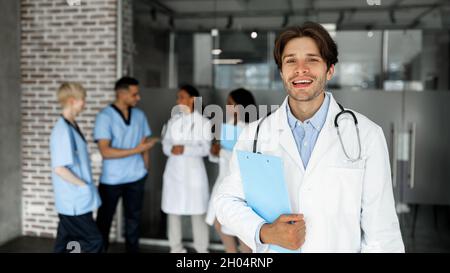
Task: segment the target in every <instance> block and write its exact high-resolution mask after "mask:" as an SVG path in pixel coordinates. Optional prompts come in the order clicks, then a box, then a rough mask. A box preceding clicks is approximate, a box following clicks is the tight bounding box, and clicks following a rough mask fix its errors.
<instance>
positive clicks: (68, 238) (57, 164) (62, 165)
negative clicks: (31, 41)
mask: <svg viewBox="0 0 450 273" xmlns="http://www.w3.org/2000/svg"><path fill="white" fill-rule="evenodd" d="M58 101H59V103H60V104H61V106H62V107H63V110H62V114H61V117H60V118H59V119H58V121H57V122H56V124H55V126H54V127H53V129H52V133H51V136H50V154H51V164H52V182H53V191H54V198H55V206H56V211H57V212H58V217H59V224H58V231H57V235H56V242H55V248H54V251H55V252H57V253H63V252H68V250H69V249H68V248H69V246H68V243H69V242H73V241H75V242H77V243H79V246H80V251H81V252H89V253H98V252H101V251H102V250H103V242H102V236H101V234H100V232H99V230H98V228H97V225H96V224H95V221H94V219H93V216H92V212H93V211H94V210H96V209H97V208H98V207H99V206H100V204H101V201H100V197H99V195H98V191H97V187H96V186H95V184H94V180H93V179H92V172H91V162H90V159H89V151H88V146H87V142H86V138H85V137H84V135H83V133H82V132H81V130H80V127H78V124H77V122H76V121H75V118H76V117H77V116H78V115H79V114H80V113H81V112H82V111H83V109H84V106H85V103H86V90H85V89H84V88H83V86H82V85H81V84H78V83H63V84H62V85H61V86H60V88H59V90H58Z"/></svg>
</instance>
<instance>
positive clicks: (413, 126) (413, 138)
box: [409, 122, 416, 189]
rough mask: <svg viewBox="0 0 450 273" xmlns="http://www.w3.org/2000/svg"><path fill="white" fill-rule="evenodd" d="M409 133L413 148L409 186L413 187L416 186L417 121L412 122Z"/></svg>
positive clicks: (411, 151)
mask: <svg viewBox="0 0 450 273" xmlns="http://www.w3.org/2000/svg"><path fill="white" fill-rule="evenodd" d="M409 134H410V137H411V141H410V143H411V149H410V160H409V162H410V166H409V167H410V168H409V187H410V188H411V189H413V188H414V186H415V181H414V179H415V177H414V173H415V172H414V171H415V167H416V123H415V122H412V123H411V127H410V129H409Z"/></svg>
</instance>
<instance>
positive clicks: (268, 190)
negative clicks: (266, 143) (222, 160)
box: [237, 151, 300, 253]
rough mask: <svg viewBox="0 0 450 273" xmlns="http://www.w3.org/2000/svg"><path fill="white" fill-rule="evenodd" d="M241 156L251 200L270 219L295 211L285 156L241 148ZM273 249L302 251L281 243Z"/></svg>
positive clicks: (246, 197) (246, 187) (264, 217)
mask: <svg viewBox="0 0 450 273" xmlns="http://www.w3.org/2000/svg"><path fill="white" fill-rule="evenodd" d="M237 158H238V162H239V169H240V172H241V178H242V184H243V186H244V194H245V199H246V201H247V204H248V205H249V206H250V207H251V208H252V209H253V210H254V211H255V212H256V213H257V214H258V215H259V216H261V217H262V218H263V219H264V220H266V221H267V222H268V223H272V222H274V221H275V220H276V219H277V218H278V217H279V216H280V215H281V214H290V213H292V209H291V205H290V202H289V194H288V191H287V187H286V183H285V179H284V172H283V161H282V160H281V158H279V157H277V156H271V155H263V154H259V153H252V152H246V151H237ZM270 249H272V250H274V251H277V252H283V253H298V252H300V251H299V250H290V249H286V248H283V247H280V246H277V245H270Z"/></svg>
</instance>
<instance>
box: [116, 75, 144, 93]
mask: <svg viewBox="0 0 450 273" xmlns="http://www.w3.org/2000/svg"><path fill="white" fill-rule="evenodd" d="M131 85H139V81H138V80H136V79H135V78H131V77H127V76H125V77H122V78H120V79H119V80H118V81H116V84H115V86H114V90H115V91H116V92H117V91H119V90H128V88H129V87H130V86H131Z"/></svg>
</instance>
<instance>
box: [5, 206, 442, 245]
mask: <svg viewBox="0 0 450 273" xmlns="http://www.w3.org/2000/svg"><path fill="white" fill-rule="evenodd" d="M436 212H437V213H436V218H435V215H434V212H433V207H432V206H423V207H420V209H419V212H418V215H417V224H416V232H415V235H414V237H412V236H411V230H412V229H411V227H412V213H409V214H402V215H400V217H399V219H400V222H401V226H402V235H403V241H404V243H405V247H406V251H407V252H419V253H424V252H426V253H430V252H431V253H450V208H449V207H438V208H437V210H436ZM53 242H54V240H53V239H47V238H36V237H19V238H16V239H14V240H12V241H10V242H7V243H6V244H4V245H2V246H0V253H8V252H14V253H48V252H52V249H53ZM124 250H125V246H124V245H123V244H121V243H113V244H111V246H110V250H109V252H111V253H122V252H124ZM141 251H142V252H146V253H167V252H169V248H168V247H164V246H149V245H142V247H141ZM188 251H189V252H195V251H194V250H193V249H189V248H188ZM214 252H217V251H214Z"/></svg>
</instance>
